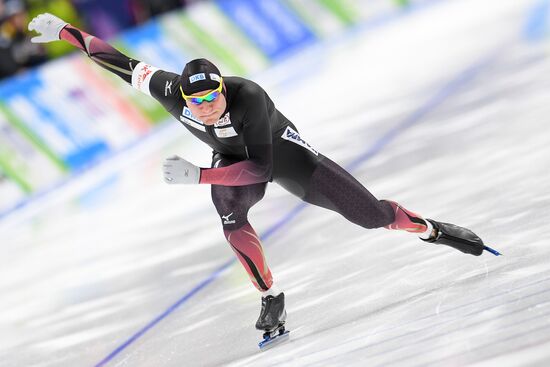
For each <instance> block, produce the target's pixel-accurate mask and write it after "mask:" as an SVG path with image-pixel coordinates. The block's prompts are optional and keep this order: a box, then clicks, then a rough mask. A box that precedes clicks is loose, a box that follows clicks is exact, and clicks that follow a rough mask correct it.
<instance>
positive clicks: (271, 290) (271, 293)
mask: <svg viewBox="0 0 550 367" xmlns="http://www.w3.org/2000/svg"><path fill="white" fill-rule="evenodd" d="M279 294H281V290H280V289H279V288H277V287H276V286H275V284H273V285H272V286H271V288H269V289H268V290H267V291H264V292H262V298H263V297H267V296H273V297H277V296H278V295H279Z"/></svg>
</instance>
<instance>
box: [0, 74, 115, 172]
mask: <svg viewBox="0 0 550 367" xmlns="http://www.w3.org/2000/svg"><path fill="white" fill-rule="evenodd" d="M45 69H46V68H41V69H38V70H34V71H31V72H28V73H26V74H23V75H22V76H20V77H17V78H13V79H10V80H8V81H6V82H5V83H2V84H1V85H0V100H2V101H3V102H4V103H5V105H6V106H8V108H9V109H10V110H12V111H13V112H14V113H15V114H16V115H17V116H18V118H19V119H21V121H22V122H23V123H24V124H25V125H26V126H27V128H28V129H29V131H30V132H31V133H32V134H33V135H35V136H36V137H37V138H38V140H39V141H41V142H42V143H44V145H46V146H48V147H50V149H52V151H53V152H54V154H55V155H56V157H57V158H58V159H59V160H61V161H62V162H63V163H64V164H65V165H66V166H67V167H69V169H72V170H74V169H78V168H81V167H82V166H85V165H86V164H87V163H89V162H90V161H91V160H93V159H94V158H95V157H96V156H98V155H101V154H104V153H106V152H108V151H109V147H108V145H107V144H106V143H105V142H104V141H103V140H102V139H101V138H99V136H98V134H96V133H94V132H93V131H94V129H93V127H92V126H90V125H89V124H88V123H87V116H86V115H85V113H82V112H83V111H81V110H80V109H79V110H78V111H75V108H74V107H75V106H77V105H78V103H76V99H78V98H81V97H82V93H78V91H76V90H66V89H64V88H63V87H62V86H61V85H60V83H59V82H60V81H62V80H63V78H66V77H67V75H66V74H65V75H63V74H62V73H61V74H59V73H60V72H58V73H56V74H57V75H55V76H54V75H51V74H50V75H49V78H48V79H49V80H47V79H45V78H44V77H45V74H44V70H45ZM68 72H69V73H70V70H69V71H68ZM69 77H70V74H69ZM82 88H83V89H84V88H85V85H84V86H82ZM71 100H75V101H73V102H75V103H73V102H71Z"/></svg>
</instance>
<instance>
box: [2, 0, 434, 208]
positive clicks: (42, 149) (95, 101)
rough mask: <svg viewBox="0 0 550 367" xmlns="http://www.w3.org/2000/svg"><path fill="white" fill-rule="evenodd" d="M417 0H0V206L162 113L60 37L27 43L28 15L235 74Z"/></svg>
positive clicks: (138, 52) (93, 158)
mask: <svg viewBox="0 0 550 367" xmlns="http://www.w3.org/2000/svg"><path fill="white" fill-rule="evenodd" d="M427 2H428V1H425V0H416V1H408V0H375V1H359V2H354V1H332V0H315V1H312V0H308V1H299V0H284V1H262V2H259V3H256V2H254V1H200V0H194V1H193V0H122V1H109V0H44V1H42V0H40V1H39V0H26V1H24V0H0V55H1V63H0V128H1V130H0V139H1V140H0V141H1V142H2V144H1V145H0V199H1V200H0V218H2V217H3V216H5V215H6V213H8V212H9V211H10V210H13V209H14V208H17V207H20V206H21V205H25V202H26V200H27V199H29V198H31V197H33V196H36V195H37V194H40V193H43V192H45V191H48V190H50V189H52V188H54V187H56V185H59V184H60V183H61V182H63V181H66V179H67V178H70V177H72V176H74V175H76V174H78V173H79V172H82V170H85V169H88V168H89V167H91V166H93V165H95V164H97V163H98V162H99V161H102V160H104V159H105V158H106V157H107V156H110V155H112V154H113V153H116V152H117V151H120V150H121V149H124V148H125V147H128V146H129V145H131V144H133V143H135V142H137V141H138V140H139V139H140V138H142V137H144V136H146V135H147V134H148V133H149V132H151V130H152V129H153V128H154V127H155V126H158V125H161V124H162V123H163V122H165V121H166V119H167V118H168V115H167V114H166V113H165V112H164V111H163V110H162V108H160V106H158V105H156V104H155V103H152V102H151V101H148V100H147V98H144V97H143V96H139V95H137V93H134V92H133V91H131V90H128V88H127V87H126V86H125V85H123V84H122V83H121V82H120V81H118V80H116V78H113V76H111V75H107V74H106V73H104V72H103V71H102V70H98V68H96V66H95V65H92V64H91V63H90V62H89V61H88V60H86V59H85V58H83V57H78V56H77V57H74V56H71V55H69V57H67V55H68V54H71V53H73V54H74V53H75V49H74V47H72V46H71V45H69V44H68V43H66V42H53V43H48V44H33V43H30V42H29V40H30V38H31V37H32V35H31V34H29V32H28V31H27V24H28V22H29V21H30V19H32V18H33V17H34V16H36V15H37V14H40V13H43V12H51V13H53V14H55V15H57V16H59V17H61V18H62V19H64V20H66V21H67V22H69V23H71V24H73V25H75V26H77V27H80V28H82V29H84V30H86V31H87V32H89V33H90V34H93V35H95V36H98V37H100V38H102V39H105V40H108V41H109V42H111V43H113V44H114V45H115V46H116V47H118V48H119V49H120V50H121V51H123V52H125V53H127V54H129V55H131V56H132V57H133V58H136V59H140V60H146V61H147V62H148V63H151V64H153V65H156V66H157V67H160V68H164V69H166V70H171V71H175V72H179V71H180V70H182V68H183V65H185V63H186V62H187V61H189V60H190V59H192V58H195V57H207V58H210V59H212V60H213V61H214V62H217V63H219V65H220V66H221V68H222V70H223V71H224V73H226V74H236V75H241V76H245V77H246V76H252V75H255V74H258V73H260V72H262V71H264V70H266V69H267V68H268V67H271V66H273V65H276V64H277V63H279V62H280V61H282V60H284V59H286V58H288V57H289V56H290V55H293V54H295V53H296V52H299V51H300V50H302V49H304V48H307V47H311V46H312V45H314V44H315V43H318V41H319V40H322V39H326V38H327V37H335V36H338V35H339V34H340V35H341V34H343V32H345V31H346V30H350V29H352V28H353V27H357V26H359V25H361V24H363V23H364V22H366V21H370V22H376V19H377V18H380V19H382V18H383V17H387V16H388V15H391V14H395V13H397V12H400V11H406V9H407V8H408V7H409V6H411V5H419V4H422V3H427ZM163 15H164V16H163ZM67 73H69V75H70V78H67ZM92 81H93V82H92ZM115 102H116V103H115ZM59 106H66V108H60V107H59ZM121 129H123V130H124V131H125V133H124V134H121V133H120V131H121Z"/></svg>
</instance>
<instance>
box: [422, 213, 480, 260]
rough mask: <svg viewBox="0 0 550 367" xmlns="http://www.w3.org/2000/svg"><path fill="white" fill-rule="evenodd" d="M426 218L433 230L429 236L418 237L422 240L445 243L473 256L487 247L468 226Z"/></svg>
mask: <svg viewBox="0 0 550 367" xmlns="http://www.w3.org/2000/svg"><path fill="white" fill-rule="evenodd" d="M426 220H427V221H429V222H430V223H431V224H432V226H433V230H432V233H431V235H430V237H429V238H427V239H424V238H420V239H421V240H422V241H426V242H430V243H436V244H441V245H447V246H450V247H452V248H455V249H457V250H458V251H462V252H464V253H465V254H471V255H475V256H479V255H481V253H482V252H483V250H485V249H488V248H487V247H486V246H485V245H484V244H483V241H482V240H481V238H479V237H478V236H477V235H476V234H475V233H474V232H472V231H470V230H469V229H468V228H464V227H459V226H457V225H455V224H451V223H443V222H437V221H435V220H433V219H426Z"/></svg>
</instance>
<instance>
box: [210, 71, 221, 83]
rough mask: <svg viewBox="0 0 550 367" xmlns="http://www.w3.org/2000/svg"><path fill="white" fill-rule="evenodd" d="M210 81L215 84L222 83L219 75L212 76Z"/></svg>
mask: <svg viewBox="0 0 550 367" xmlns="http://www.w3.org/2000/svg"><path fill="white" fill-rule="evenodd" d="M210 80H213V81H215V82H219V81H220V76H219V75H218V74H212V73H211V74H210Z"/></svg>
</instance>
